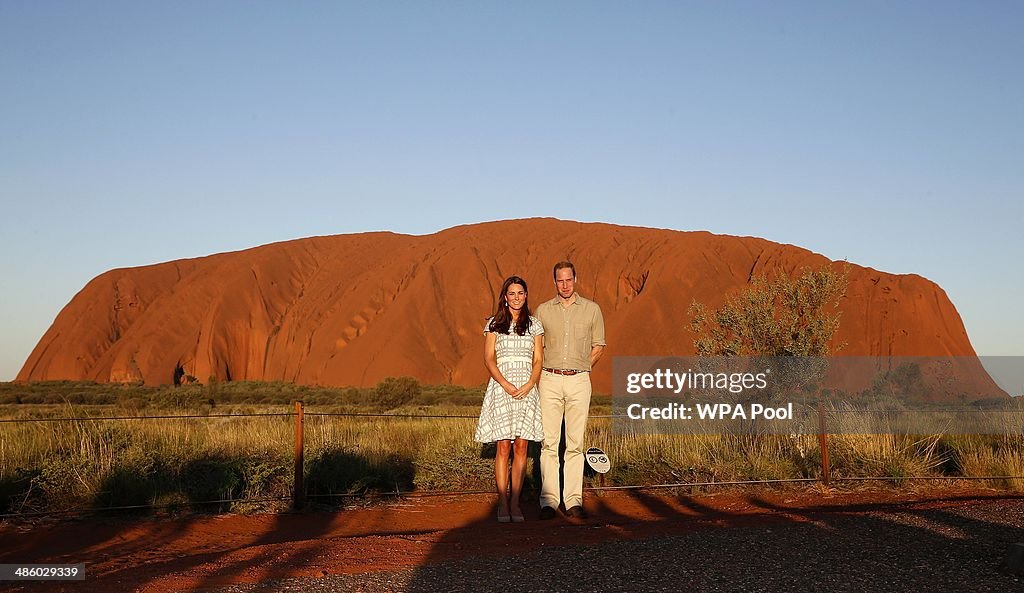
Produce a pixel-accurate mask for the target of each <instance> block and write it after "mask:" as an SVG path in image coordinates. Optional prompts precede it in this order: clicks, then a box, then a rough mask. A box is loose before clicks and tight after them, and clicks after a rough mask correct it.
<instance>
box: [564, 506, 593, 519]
mask: <svg viewBox="0 0 1024 593" xmlns="http://www.w3.org/2000/svg"><path fill="white" fill-rule="evenodd" d="M565 514H566V515H569V516H570V517H572V518H573V519H586V518H587V517H589V515H587V511H585V510H583V507H582V506H580V505H576V506H574V507H572V508H571V509H567V510H566V511H565Z"/></svg>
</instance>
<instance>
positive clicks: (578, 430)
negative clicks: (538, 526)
mask: <svg viewBox="0 0 1024 593" xmlns="http://www.w3.org/2000/svg"><path fill="white" fill-rule="evenodd" d="M538 389H539V390H540V411H541V417H542V419H543V422H544V442H543V444H542V446H541V450H540V477H541V492H540V506H542V507H551V508H558V501H559V493H558V444H559V441H560V440H561V436H562V417H563V416H564V417H565V469H564V471H563V479H564V480H565V484H564V486H563V487H562V496H561V500H562V502H564V503H565V508H566V509H571V508H572V507H574V506H577V505H582V504H583V437H584V433H585V432H586V429H587V415H588V413H589V412H590V394H591V386H590V373H577V374H575V375H571V376H566V375H556V374H554V373H549V372H547V371H542V372H541V376H540V384H539V385H538Z"/></svg>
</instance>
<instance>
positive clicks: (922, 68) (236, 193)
mask: <svg viewBox="0 0 1024 593" xmlns="http://www.w3.org/2000/svg"><path fill="white" fill-rule="evenodd" d="M1021 22H1024V4H1022V3H1019V2H1007V3H1000V2H985V3H976V2H959V3H951V2H900V3H892V2H850V3H846V4H842V3H820V2H807V3H785V2H772V3H767V2H745V3H734V2H693V3H685V2H640V3H624V2H620V3H611V2H547V3H540V2H537V3H533V2H525V3H514V5H513V3H499V2H473V3H468V2H467V3H444V4H442V3H425V2H408V3H386V2H359V3H347V2H327V3H317V2H302V3H285V2H277V3H270V2H264V3H254V2H246V3H234V2H216V3H211V2H123V3H115V2H89V3H84V2H68V3H58V2H28V1H25V2H13V1H9V2H3V3H0V76H2V80H3V92H0V200H2V204H3V212H4V215H3V217H2V219H0V236H2V239H0V240H2V248H3V249H2V255H0V258H2V259H0V271H2V274H0V278H2V280H0V290H2V293H3V294H4V302H5V306H4V307H2V312H0V330H2V331H3V333H4V340H2V341H0V380H8V379H11V378H13V377H14V375H15V374H16V373H17V371H18V370H19V369H20V367H21V365H22V364H23V362H24V361H25V359H26V358H27V356H28V354H29V352H30V351H31V349H32V348H33V346H34V345H35V343H36V342H37V341H38V339H39V338H40V337H41V336H42V334H43V333H44V332H45V330H46V329H47V327H49V325H50V323H51V322H52V321H53V319H54V317H55V316H56V315H57V313H58V312H59V310H60V308H61V307H63V306H64V305H65V304H66V303H67V302H68V301H69V300H70V299H71V298H72V297H73V296H74V294H75V293H76V292H77V291H78V290H79V289H80V288H81V287H82V286H84V284H85V283H86V282H88V281H89V279H91V278H93V277H94V276H96V275H98V274H100V273H102V272H103V271H105V270H108V269H111V268H117V267H126V266H136V265H144V264H150V263H155V262H161V261H167V260H172V259H179V258H185V257H195V256H200V255H206V254H210V253H217V252H221V251H227V250H235V249H243V248H246V247H252V246H255V245H260V244H265V243H270V242H274V241H280V240H285V239H293V238H299V237H308V236H313V235H326V234H338V233H350V232H360V231H367V230H381V229H387V230H393V231H396V232H402V233H413V234H422V233H429V232H434V231H437V230H440V229H443V228H447V227H450V226H454V225H457V224H464V223H470V222H481V221H487V220H496V219H504V218H520V217H526V216H555V217H559V218H567V219H574V220H583V221H603V222H610V223H617V224H623V225H638V226H650V227H661V228H672V229H679V230H709V231H712V232H716V233H725V234H734V235H753V236H759V237H765V238H767V239H770V240H773V241H779V242H783V243H791V244H795V245H800V246H802V247H806V248H808V249H811V250H813V251H816V252H819V253H822V254H825V255H827V256H829V257H831V258H833V259H843V258H846V259H849V260H850V261H851V262H854V263H857V264H861V265H865V266H870V267H873V268H876V269H880V270H883V271H886V272H893V273H917V274H921V275H923V276H925V277H927V278H929V279H931V280H934V281H935V282H937V283H938V284H940V285H941V286H942V287H943V288H944V289H945V290H946V291H947V293H948V294H949V296H950V298H951V299H952V300H953V302H954V304H955V305H956V306H957V308H958V310H959V311H960V313H961V315H962V316H963V318H964V321H965V324H966V326H967V329H968V333H969V335H970V337H971V340H972V342H973V344H974V346H975V349H976V350H977V351H978V352H979V353H980V354H985V355H1024V331H1022V330H1024V313H1022V312H1021V308H1020V306H1019V301H1020V296H1019V295H1021V294H1024V280H1022V274H1021V271H1020V270H1021V264H1020V260H1021V256H1022V255H1024V238H1022V233H1021V226H1022V222H1024V68H1021V67H1020V63H1019V62H1020V57H1021V56H1024V36H1021V35H1020V34H1019V25H1020V23H1021Z"/></svg>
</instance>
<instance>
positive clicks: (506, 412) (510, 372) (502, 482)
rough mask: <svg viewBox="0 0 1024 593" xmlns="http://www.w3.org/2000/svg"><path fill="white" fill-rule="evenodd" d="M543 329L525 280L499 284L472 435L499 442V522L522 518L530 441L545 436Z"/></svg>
mask: <svg viewBox="0 0 1024 593" xmlns="http://www.w3.org/2000/svg"><path fill="white" fill-rule="evenodd" d="M543 334H544V328H543V327H541V324H540V321H538V320H537V318H536V317H531V316H530V306H529V304H528V302H527V292H526V282H525V281H524V280H523V279H522V278H520V277H519V276H510V277H509V278H508V279H506V280H505V282H504V284H502V286H501V292H500V293H499V294H498V304H497V306H496V307H495V311H494V316H493V317H491V318H490V319H488V320H487V325H486V326H485V327H484V335H485V336H486V338H487V339H486V342H485V346H484V365H485V366H486V367H487V371H488V372H489V373H490V374H491V378H490V380H489V381H488V382H487V392H486V393H485V395H484V403H483V408H482V409H481V410H480V420H479V422H477V425H476V436H475V437H474V438H475V439H476V440H477V441H478V442H481V443H494V442H496V443H497V445H498V453H497V455H496V456H495V458H494V482H495V485H496V487H497V490H498V521H499V522H501V523H508V522H509V521H513V522H516V523H519V522H522V521H523V511H522V510H521V509H520V508H519V495H520V493H521V492H522V490H523V477H524V475H525V474H526V449H527V446H528V445H529V441H541V440H543V439H544V425H543V424H542V423H541V416H540V393H539V392H538V391H537V381H538V380H540V370H541V368H540V363H541V354H542V350H541V349H542V348H543V340H542V338H541V336H542V335H543ZM509 451H512V453H513V457H512V477H511V486H512V488H511V489H512V497H511V500H510V499H509V498H506V496H507V494H506V493H507V491H508V490H509V481H510V480H509V463H508V457H509Z"/></svg>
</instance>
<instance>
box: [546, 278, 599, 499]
mask: <svg viewBox="0 0 1024 593" xmlns="http://www.w3.org/2000/svg"><path fill="white" fill-rule="evenodd" d="M554 278H555V289H556V291H557V292H558V295H557V296H556V297H555V298H553V299H551V300H550V301H546V302H544V303H542V304H541V305H540V306H539V307H537V312H536V314H535V315H536V317H537V318H538V319H540V322H541V324H542V325H543V326H544V358H543V362H542V364H541V368H542V370H541V375H540V383H539V385H538V387H539V389H540V408H541V417H542V419H543V423H544V442H543V444H542V446H541V452H540V475H541V494H540V506H541V510H540V518H541V519H552V518H554V517H555V509H556V508H558V502H559V495H561V501H562V502H563V503H565V511H566V514H567V515H569V516H570V517H574V518H577V519H585V518H586V517H587V513H586V511H584V510H583V435H584V431H585V430H586V428H587V415H588V413H589V412H590V394H591V384H590V370H591V369H592V368H593V366H594V364H595V363H596V362H597V361H598V359H599V358H601V353H602V352H604V347H605V341H604V316H602V315H601V308H600V307H598V306H597V303H595V302H593V301H590V300H587V299H585V298H583V297H582V296H580V295H579V294H578V293H577V292H576V267H575V266H573V265H572V263H571V262H567V261H560V262H558V263H557V264H555V268H554ZM563 417H564V418H565V469H564V472H563V479H564V481H565V484H564V486H563V488H562V492H561V493H559V491H558V445H559V441H560V440H561V436H562V419H563Z"/></svg>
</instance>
